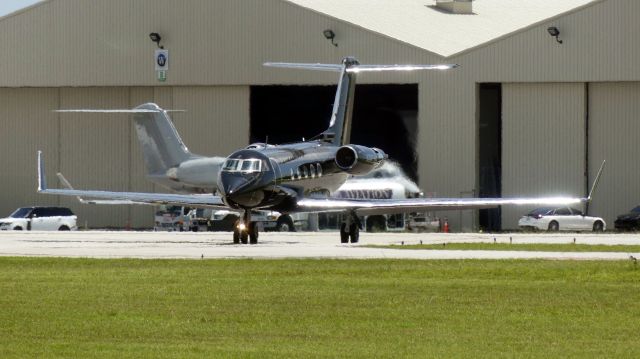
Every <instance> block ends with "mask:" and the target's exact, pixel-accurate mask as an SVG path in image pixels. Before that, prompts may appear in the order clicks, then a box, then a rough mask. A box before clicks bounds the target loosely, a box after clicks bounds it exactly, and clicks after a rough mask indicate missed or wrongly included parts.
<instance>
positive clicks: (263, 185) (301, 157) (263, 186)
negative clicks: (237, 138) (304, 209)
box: [218, 141, 349, 212]
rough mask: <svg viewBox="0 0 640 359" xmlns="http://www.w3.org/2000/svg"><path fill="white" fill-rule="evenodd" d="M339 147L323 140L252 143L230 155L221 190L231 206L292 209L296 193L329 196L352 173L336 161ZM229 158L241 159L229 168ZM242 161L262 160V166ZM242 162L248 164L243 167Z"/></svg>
mask: <svg viewBox="0 0 640 359" xmlns="http://www.w3.org/2000/svg"><path fill="white" fill-rule="evenodd" d="M251 147H253V148H251ZM339 149H340V147H338V146H335V145H333V144H330V143H326V142H323V141H309V142H299V143H293V144H287V145H279V146H266V145H265V146H260V145H258V146H256V145H253V146H250V148H248V149H243V150H240V151H236V152H234V153H232V154H231V155H230V156H229V157H228V158H227V162H226V163H225V166H226V167H223V169H222V171H220V175H219V179H218V191H219V192H220V194H221V196H222V198H223V201H224V202H225V203H226V204H227V205H228V206H230V207H232V208H238V209H247V208H273V209H276V210H280V211H285V212H287V211H292V210H294V209H295V203H296V197H328V196H329V195H330V194H331V193H333V192H334V191H335V190H336V189H338V188H339V187H340V186H341V185H342V184H343V183H344V182H345V181H346V179H347V178H348V177H349V173H348V172H345V170H343V169H341V168H340V167H338V165H337V164H336V161H335V158H336V153H337V151H338V150H339ZM230 160H238V161H240V162H239V163H238V164H236V166H238V167H236V168H232V169H231V170H230V169H229V166H227V164H229V161H230ZM243 161H249V162H250V161H260V165H259V169H258V167H256V168H253V169H251V168H249V167H250V166H251V165H252V163H249V162H243ZM233 165H234V163H233V162H232V163H231V166H233ZM242 165H244V166H245V167H247V168H246V169H245V170H242V168H241V167H240V166H242ZM255 166H258V165H255Z"/></svg>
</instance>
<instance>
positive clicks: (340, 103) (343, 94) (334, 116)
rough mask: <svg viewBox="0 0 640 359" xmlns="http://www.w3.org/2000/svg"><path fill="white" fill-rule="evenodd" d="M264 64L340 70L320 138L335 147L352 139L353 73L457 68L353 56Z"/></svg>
mask: <svg viewBox="0 0 640 359" xmlns="http://www.w3.org/2000/svg"><path fill="white" fill-rule="evenodd" d="M264 65H265V66H270V67H280V68H289V69H301V70H315V71H332V72H339V73H340V80H339V81H338V90H337V91H336V98H335V101H334V103H333V110H332V111H331V121H330V122H329V128H328V129H327V130H326V131H324V132H323V133H322V134H321V135H322V138H323V139H324V140H325V141H327V142H331V143H333V144H334V145H336V146H342V145H346V144H348V143H349V141H350V140H351V120H352V118H353V100H354V92H355V86H356V74H358V73H360V72H381V71H416V70H449V69H453V68H456V67H458V65H456V64H442V65H397V64H396V65H360V63H359V62H358V60H356V59H355V58H353V57H345V58H344V59H342V64H340V65H337V64H336V65H333V64H300V63H290V62H265V63H264Z"/></svg>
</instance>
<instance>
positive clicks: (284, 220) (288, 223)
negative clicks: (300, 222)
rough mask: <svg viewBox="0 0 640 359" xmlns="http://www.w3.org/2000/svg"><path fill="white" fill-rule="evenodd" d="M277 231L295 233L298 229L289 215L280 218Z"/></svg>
mask: <svg viewBox="0 0 640 359" xmlns="http://www.w3.org/2000/svg"><path fill="white" fill-rule="evenodd" d="M276 230H277V231H278V232H295V231H296V227H294V226H293V219H291V217H289V216H287V215H284V216H280V218H278V224H277V225H276Z"/></svg>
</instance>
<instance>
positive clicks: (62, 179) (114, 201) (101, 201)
mask: <svg viewBox="0 0 640 359" xmlns="http://www.w3.org/2000/svg"><path fill="white" fill-rule="evenodd" d="M56 176H58V179H59V180H60V183H62V185H63V186H65V187H67V189H70V190H75V189H74V188H73V186H71V183H69V181H67V179H66V178H65V177H64V176H63V175H62V173H60V172H58V173H56ZM77 197H78V202H80V203H82V204H110V205H123V204H124V205H131V204H141V205H149V206H153V205H154V204H153V203H146V202H134V201H131V200H121V199H84V198H82V197H81V196H77Z"/></svg>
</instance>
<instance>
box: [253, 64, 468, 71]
mask: <svg viewBox="0 0 640 359" xmlns="http://www.w3.org/2000/svg"><path fill="white" fill-rule="evenodd" d="M264 66H269V67H280V68H288V69H302V70H317V71H332V72H340V71H342V69H343V68H344V65H336V64H300V63H290V62H265V63H264ZM458 66H459V65H457V64H441V65H349V66H348V67H347V69H346V71H347V72H352V73H359V72H382V71H416V70H449V69H453V68H456V67H458Z"/></svg>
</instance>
